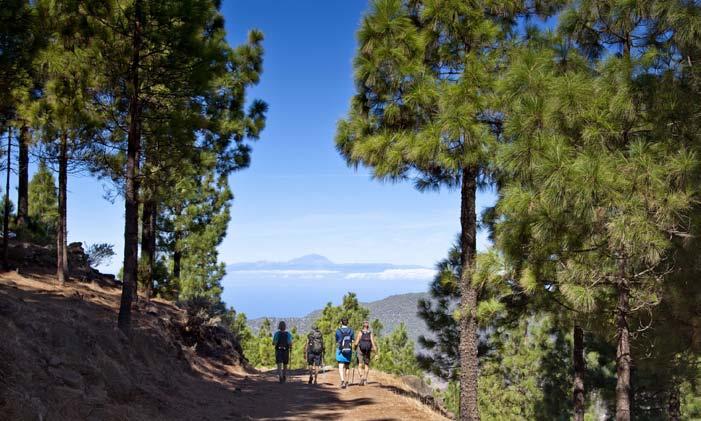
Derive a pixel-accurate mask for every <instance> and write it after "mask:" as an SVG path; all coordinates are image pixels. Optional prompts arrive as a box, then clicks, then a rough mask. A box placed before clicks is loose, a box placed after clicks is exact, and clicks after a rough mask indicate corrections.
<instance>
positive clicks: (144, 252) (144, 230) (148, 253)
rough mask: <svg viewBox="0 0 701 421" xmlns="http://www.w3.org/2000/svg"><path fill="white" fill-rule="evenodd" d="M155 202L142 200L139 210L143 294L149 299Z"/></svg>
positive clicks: (151, 289) (151, 278)
mask: <svg viewBox="0 0 701 421" xmlns="http://www.w3.org/2000/svg"><path fill="white" fill-rule="evenodd" d="M155 208H156V203H155V202H154V201H153V200H152V199H149V200H146V201H145V202H144V206H143V210H142V212H141V261H142V264H143V266H144V267H143V274H144V279H143V281H144V287H145V291H144V293H145V296H146V299H147V300H150V299H151V294H152V292H153V262H154V254H155V245H156V243H155V240H156V237H155V234H156V233H155V228H156V227H155V225H156V214H155V212H156V209H155Z"/></svg>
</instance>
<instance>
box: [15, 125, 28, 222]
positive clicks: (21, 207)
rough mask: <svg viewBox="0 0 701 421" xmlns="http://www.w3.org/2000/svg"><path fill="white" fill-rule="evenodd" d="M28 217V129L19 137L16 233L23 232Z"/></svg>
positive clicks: (25, 128)
mask: <svg viewBox="0 0 701 421" xmlns="http://www.w3.org/2000/svg"><path fill="white" fill-rule="evenodd" d="M27 215H29V127H27V126H26V125H23V126H22V129H21V131H20V135H19V180H18V183H17V233H18V234H21V233H22V232H23V228H24V226H25V225H26V224H27Z"/></svg>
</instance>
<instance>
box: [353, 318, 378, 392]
mask: <svg viewBox="0 0 701 421" xmlns="http://www.w3.org/2000/svg"><path fill="white" fill-rule="evenodd" d="M353 348H355V349H356V355H357V356H358V369H359V370H360V385H361V386H365V385H366V384H368V374H370V361H371V360H372V353H373V352H376V351H377V344H375V335H373V334H372V331H371V330H370V323H369V322H368V321H367V320H365V321H364V322H363V328H362V329H361V330H360V334H359V335H358V337H357V339H356V340H355V343H354V344H353Z"/></svg>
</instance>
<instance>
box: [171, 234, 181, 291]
mask: <svg viewBox="0 0 701 421" xmlns="http://www.w3.org/2000/svg"><path fill="white" fill-rule="evenodd" d="M181 238H182V234H181V233H180V231H178V230H175V234H174V240H175V250H174V251H173V279H180V261H181V260H182V258H183V255H182V252H181V251H180V248H179V243H180V239H181Z"/></svg>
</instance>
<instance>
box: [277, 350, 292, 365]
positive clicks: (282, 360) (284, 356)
mask: <svg viewBox="0 0 701 421" xmlns="http://www.w3.org/2000/svg"><path fill="white" fill-rule="evenodd" d="M289 363H290V350H289V349H278V348H276V349H275V364H289Z"/></svg>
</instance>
